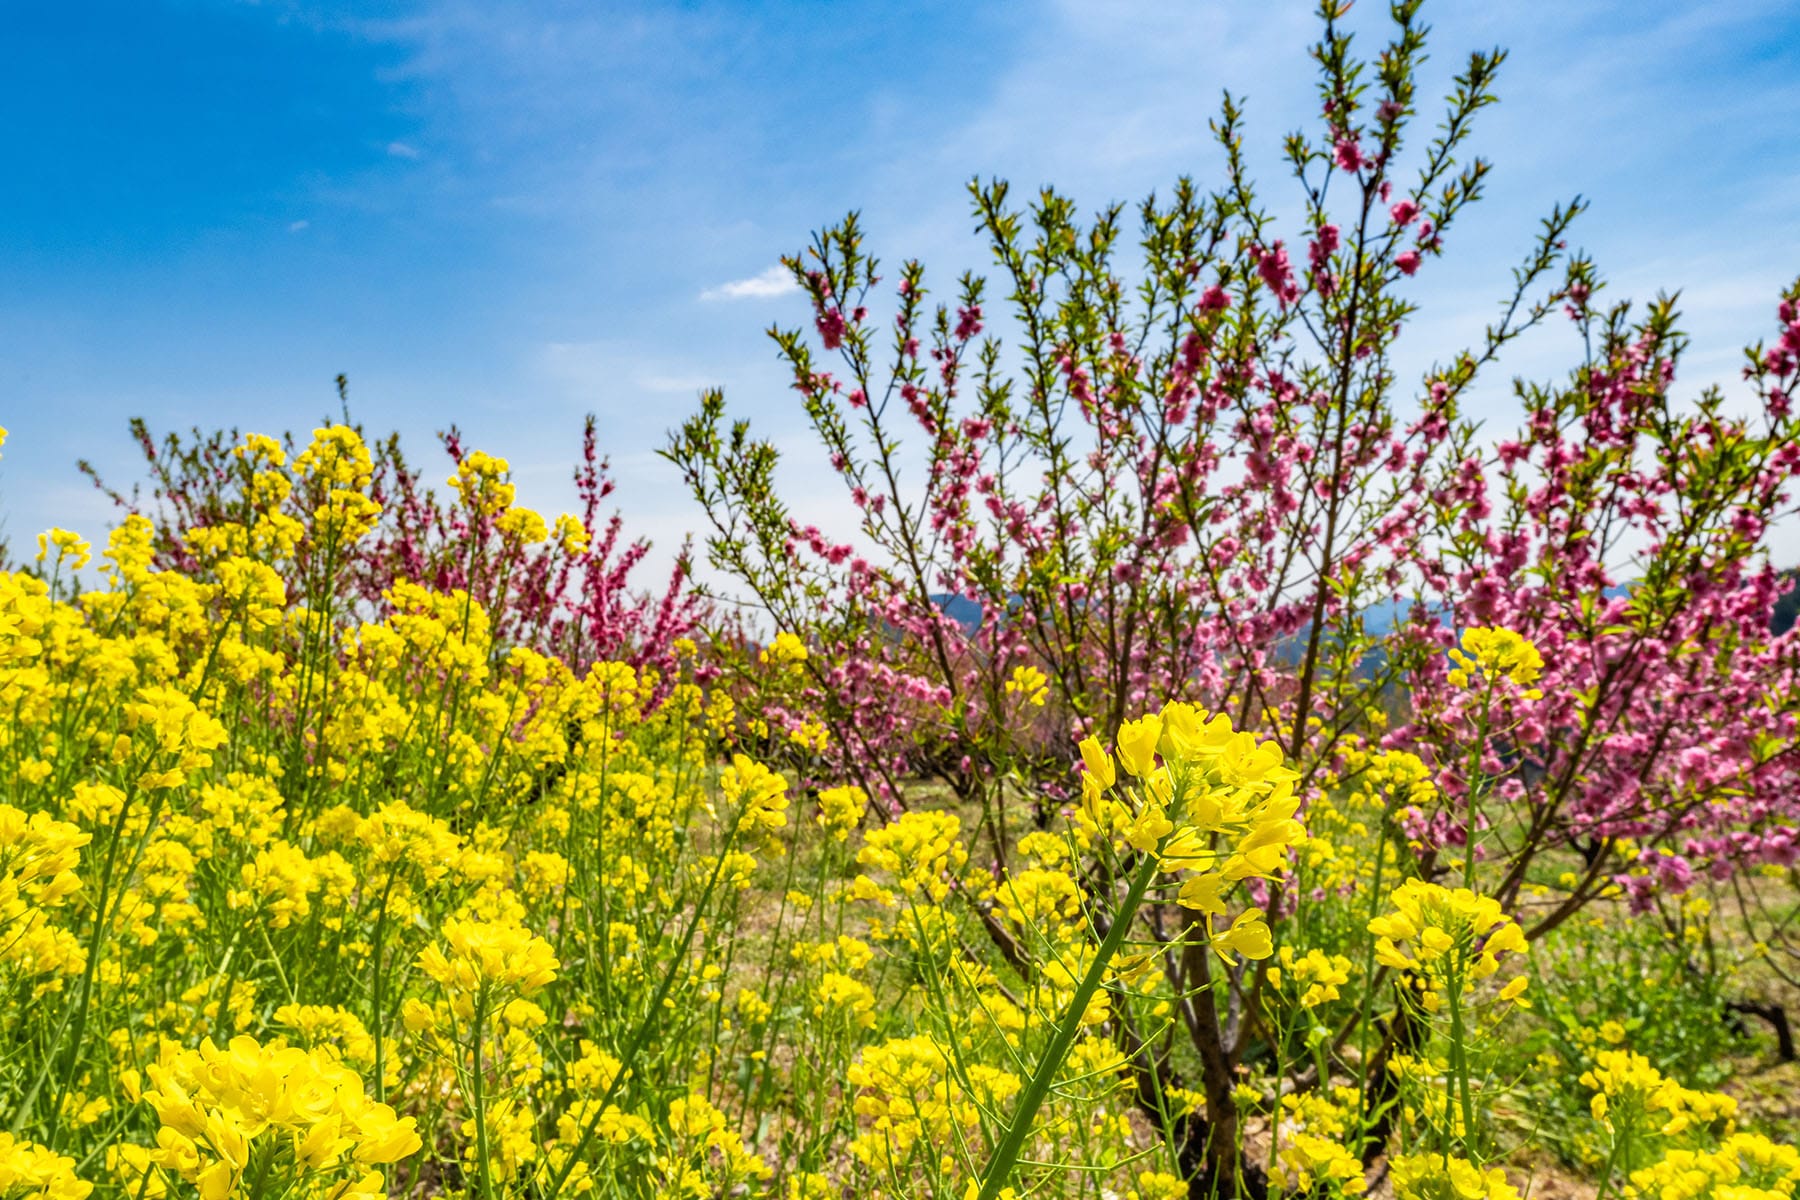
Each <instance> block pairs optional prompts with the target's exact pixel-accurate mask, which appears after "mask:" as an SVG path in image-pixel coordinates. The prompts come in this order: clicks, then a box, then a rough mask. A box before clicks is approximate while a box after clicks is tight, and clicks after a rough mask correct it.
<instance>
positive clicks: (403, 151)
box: [387, 142, 419, 160]
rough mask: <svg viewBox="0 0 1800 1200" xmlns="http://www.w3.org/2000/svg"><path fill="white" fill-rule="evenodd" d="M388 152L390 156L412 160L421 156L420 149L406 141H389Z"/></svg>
mask: <svg viewBox="0 0 1800 1200" xmlns="http://www.w3.org/2000/svg"><path fill="white" fill-rule="evenodd" d="M387 152H388V157H390V158H404V159H409V160H410V159H415V158H417V157H419V151H418V149H417V148H416V147H413V146H409V145H407V144H406V143H405V142H389V143H388V146H387Z"/></svg>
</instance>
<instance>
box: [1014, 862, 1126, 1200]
mask: <svg viewBox="0 0 1800 1200" xmlns="http://www.w3.org/2000/svg"><path fill="white" fill-rule="evenodd" d="M1160 865H1161V861H1160V860H1159V859H1158V858H1157V856H1156V855H1154V854H1146V855H1145V856H1144V860H1143V862H1142V863H1140V864H1139V865H1138V869H1137V874H1135V875H1134V876H1132V879H1131V890H1130V891H1128V892H1126V893H1125V902H1124V903H1123V904H1121V905H1120V906H1119V911H1118V913H1117V914H1116V916H1115V918H1114V920H1113V923H1112V928H1111V929H1109V930H1107V931H1106V938H1105V940H1104V941H1102V942H1101V943H1100V950H1099V953H1097V954H1095V955H1094V961H1093V962H1091V963H1089V964H1088V969H1087V974H1086V975H1084V976H1083V977H1082V980H1081V985H1080V986H1079V987H1077V988H1076V989H1075V997H1074V999H1072V1000H1070V1001H1069V1007H1068V1008H1067V1009H1065V1010H1064V1012H1063V1019H1062V1020H1061V1021H1060V1022H1058V1023H1057V1029H1056V1036H1055V1037H1053V1038H1052V1039H1051V1040H1050V1044H1049V1045H1048V1046H1046V1047H1045V1048H1044V1053H1043V1056H1042V1057H1041V1058H1039V1059H1038V1065H1037V1067H1036V1069H1034V1070H1033V1071H1032V1073H1031V1079H1030V1081H1029V1082H1028V1083H1027V1084H1026V1085H1025V1091H1024V1093H1023V1094H1021V1095H1020V1097H1019V1104H1018V1107H1017V1108H1015V1109H1014V1110H1013V1119H1012V1122H1011V1123H1010V1124H1009V1125H1008V1126H1007V1129H1006V1134H1005V1136H1004V1137H1002V1138H1001V1139H1000V1145H999V1146H998V1147H997V1148H996V1149H995V1150H994V1154H993V1157H992V1158H990V1159H989V1160H988V1166H987V1170H986V1172H984V1173H983V1175H982V1178H981V1194H980V1197H979V1200H999V1196H1000V1192H1001V1190H1002V1189H1003V1188H1004V1187H1005V1186H1006V1181H1007V1180H1008V1179H1010V1178H1011V1177H1012V1172H1013V1167H1014V1166H1016V1165H1017V1163H1018V1161H1019V1153H1020V1151H1022V1150H1023V1149H1024V1148H1025V1139H1026V1137H1028V1136H1029V1135H1030V1133H1031V1123H1032V1121H1033V1120H1034V1119H1035V1118H1036V1117H1037V1113H1038V1109H1040V1108H1042V1107H1043V1104H1044V1099H1045V1098H1046V1097H1047V1096H1049V1094H1050V1085H1051V1083H1052V1082H1053V1081H1054V1080H1055V1078H1056V1073H1057V1072H1058V1071H1060V1070H1062V1064H1063V1059H1065V1058H1066V1057H1068V1053H1069V1047H1071V1046H1073V1045H1074V1044H1075V1035H1076V1033H1077V1031H1079V1030H1080V1028H1081V1015H1082V1014H1083V1013H1085V1012H1086V1011H1087V1007H1088V1003H1089V1001H1091V1000H1092V999H1093V998H1094V993H1095V992H1096V991H1097V990H1099V987H1100V981H1101V980H1102V979H1103V978H1105V976H1106V969H1107V966H1108V965H1109V964H1110V963H1111V962H1112V959H1113V955H1115V954H1117V953H1118V950H1119V947H1120V946H1122V945H1124V944H1125V938H1126V935H1127V933H1129V931H1130V929H1131V923H1132V920H1133V919H1134V918H1135V917H1136V916H1137V910H1138V905H1139V904H1140V903H1142V902H1143V899H1144V893H1145V892H1147V891H1149V890H1150V884H1151V881H1152V880H1154V879H1155V878H1156V872H1157V870H1158V868H1159V867H1160Z"/></svg>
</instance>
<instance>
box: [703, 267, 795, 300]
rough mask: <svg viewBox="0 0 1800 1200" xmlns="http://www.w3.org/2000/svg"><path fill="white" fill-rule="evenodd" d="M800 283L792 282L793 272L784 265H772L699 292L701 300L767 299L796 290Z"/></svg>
mask: <svg viewBox="0 0 1800 1200" xmlns="http://www.w3.org/2000/svg"><path fill="white" fill-rule="evenodd" d="M799 287H800V285H799V284H797V283H795V282H794V276H793V273H792V272H790V271H789V270H788V269H787V268H786V267H782V266H774V267H770V268H769V269H768V270H766V271H764V272H763V273H762V274H760V275H752V276H751V277H750V278H748V279H734V280H732V281H731V282H730V283H721V284H720V285H719V286H718V287H710V288H707V289H706V290H705V291H704V292H701V293H700V298H701V299H702V300H708V301H711V300H767V299H770V298H771V297H774V296H785V295H787V294H788V293H789V292H793V291H798V290H799Z"/></svg>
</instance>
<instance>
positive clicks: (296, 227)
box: [288, 221, 312, 233]
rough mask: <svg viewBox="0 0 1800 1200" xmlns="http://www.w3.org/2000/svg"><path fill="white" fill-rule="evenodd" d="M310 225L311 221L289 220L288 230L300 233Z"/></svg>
mask: <svg viewBox="0 0 1800 1200" xmlns="http://www.w3.org/2000/svg"><path fill="white" fill-rule="evenodd" d="M311 227H312V222H311V221H289V222H288V232H289V233H300V232H302V231H303V230H306V229H309V228H311Z"/></svg>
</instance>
